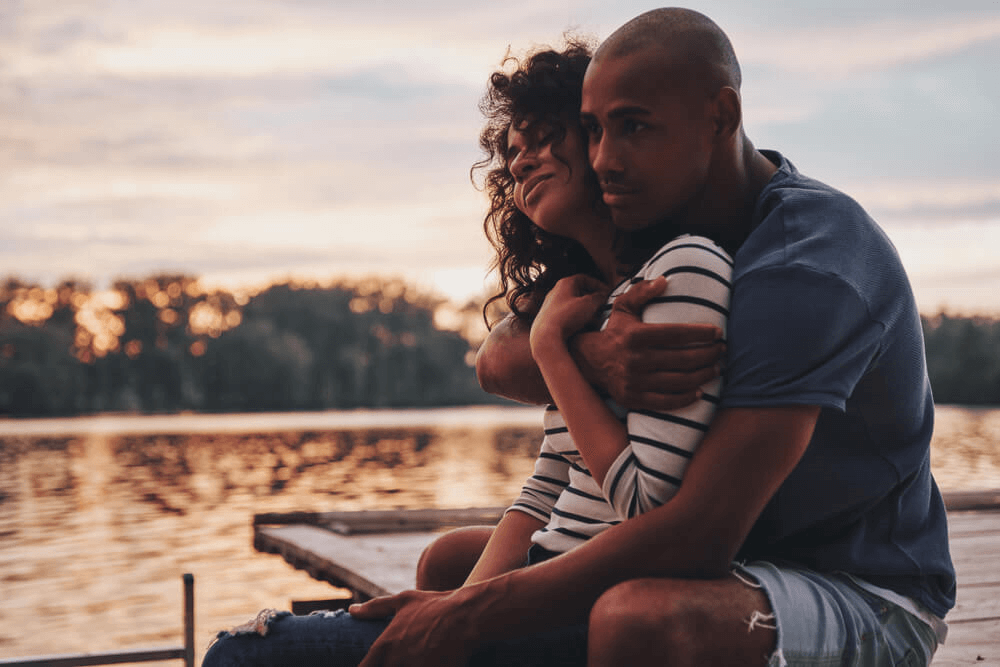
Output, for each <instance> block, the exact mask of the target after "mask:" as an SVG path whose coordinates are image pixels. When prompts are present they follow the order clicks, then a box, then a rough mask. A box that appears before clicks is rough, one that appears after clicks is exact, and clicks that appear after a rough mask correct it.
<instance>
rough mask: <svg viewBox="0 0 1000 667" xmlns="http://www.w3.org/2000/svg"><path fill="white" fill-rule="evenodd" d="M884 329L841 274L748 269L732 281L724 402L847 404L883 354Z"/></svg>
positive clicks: (836, 406) (783, 268)
mask: <svg viewBox="0 0 1000 667" xmlns="http://www.w3.org/2000/svg"><path fill="white" fill-rule="evenodd" d="M882 331H883V326H882V325H881V324H880V323H879V322H877V321H875V320H873V319H872V318H871V316H870V314H869V311H868V308H867V306H866V304H865V302H864V301H863V300H862V299H861V297H860V295H859V294H858V292H857V290H856V289H854V288H853V287H852V286H851V285H849V284H848V283H846V282H845V281H844V280H842V279H841V278H838V277H837V276H833V275H829V274H825V273H822V272H820V271H816V270H814V269H810V268H809V267H805V266H795V265H793V266H781V267H773V268H767V269H761V270H758V271H756V272H753V273H751V274H747V275H745V276H742V277H741V278H740V279H739V280H738V281H737V282H736V283H735V284H734V286H733V294H732V308H731V316H730V319H729V339H728V359H727V364H726V374H725V382H726V389H725V391H724V393H723V397H722V401H721V406H722V407H755V406H760V407H764V406H778V405H818V406H821V407H829V408H834V409H838V410H841V411H842V410H844V408H845V405H846V401H847V398H848V397H849V396H850V395H851V393H852V392H853V391H854V388H855V386H856V385H857V384H858V382H859V381H860V379H861V377H862V376H863V375H864V373H865V371H866V370H867V369H868V368H870V366H871V364H872V363H873V362H874V360H875V359H876V358H877V355H878V352H879V346H880V344H881V339H882Z"/></svg>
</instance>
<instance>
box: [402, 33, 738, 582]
mask: <svg viewBox="0 0 1000 667" xmlns="http://www.w3.org/2000/svg"><path fill="white" fill-rule="evenodd" d="M589 60H590V55H589V50H588V49H587V47H586V45H584V44H581V43H575V42H571V43H570V44H569V45H568V47H567V48H566V49H565V50H563V51H561V52H555V51H541V52H538V53H535V54H534V55H532V56H530V57H529V58H527V59H526V60H525V61H524V63H523V64H521V65H520V66H519V67H518V68H517V69H515V71H514V72H513V73H511V74H507V73H504V72H497V73H494V75H493V77H492V78H491V82H490V84H491V85H490V88H489V91H488V94H487V96H486V97H485V98H484V102H483V104H482V105H481V106H482V109H483V111H484V113H485V114H486V115H487V118H488V122H487V126H486V128H485V129H484V130H483V133H482V135H481V137H480V145H481V146H482V147H483V148H484V149H485V151H486V153H487V158H486V159H484V160H483V161H482V162H480V163H479V164H478V165H477V166H478V167H486V168H489V169H490V170H489V173H488V174H487V176H486V186H487V190H488V194H489V195H490V201H491V209H490V211H489V213H488V214H487V217H486V223H485V228H486V233H487V236H488V237H489V239H490V241H491V242H492V243H493V245H494V248H495V249H496V252H497V259H496V262H495V264H496V267H497V268H498V270H499V275H500V287H501V290H500V292H499V293H498V294H497V295H495V296H494V297H493V300H496V299H499V298H502V297H505V298H506V300H507V303H508V305H509V306H510V308H511V310H512V312H513V313H514V314H515V316H517V317H521V318H524V319H525V320H532V319H533V322H532V325H531V351H532V356H533V358H534V360H535V362H536V363H537V365H538V367H539V370H540V371H541V373H542V375H543V377H544V379H545V382H546V385H547V386H548V389H549V392H550V394H551V395H552V398H553V399H554V401H555V403H556V404H557V405H559V406H560V409H558V410H557V409H556V408H555V407H553V406H550V407H549V408H548V409H547V410H546V413H545V418H544V419H545V434H546V436H545V440H544V441H543V444H542V449H541V455H540V456H539V458H538V461H537V463H536V467H535V474H534V475H533V476H532V477H531V478H530V479H529V480H528V481H527V483H526V484H525V486H524V489H523V491H522V494H521V496H520V497H519V498H518V499H517V500H516V501H515V503H514V504H513V505H512V506H511V508H510V509H509V510H508V511H507V512H506V513H505V515H504V517H503V519H502V520H501V522H500V524H499V525H498V526H497V528H496V530H494V529H492V528H490V527H473V528H466V529H459V530H457V531H453V532H451V533H449V534H447V535H446V536H444V537H442V538H441V539H439V540H438V541H437V542H435V543H434V544H433V545H431V547H429V548H428V550H427V551H426V552H425V553H424V555H423V557H422V558H421V562H420V564H419V567H418V579H417V581H418V587H421V588H425V589H430V590H449V589H451V588H455V587H457V586H460V585H462V584H463V582H464V583H470V584H471V583H475V582H478V581H483V580H485V579H488V578H490V577H492V576H496V575H498V574H501V573H503V572H505V571H508V570H510V569H513V568H515V567H520V566H522V565H524V564H525V563H526V562H537V561H538V560H540V559H544V558H548V557H551V556H553V555H555V554H558V553H562V552H564V551H567V550H569V549H571V548H573V547H574V546H576V545H578V544H580V543H581V542H583V541H584V540H586V539H589V538H590V537H592V536H593V535H595V534H597V533H598V532H600V531H601V530H604V529H605V528H607V527H608V526H610V525H614V524H615V523H618V522H620V521H622V520H624V519H627V518H629V517H631V516H634V515H635V514H637V513H641V512H643V511H646V510H648V509H650V508H652V507H655V506H657V505H659V504H662V503H663V502H665V501H666V500H668V499H669V498H670V497H671V496H672V495H673V493H674V492H675V491H676V489H677V487H678V485H679V483H680V479H681V477H682V476H683V473H684V469H685V467H686V465H687V461H688V460H689V458H690V456H691V453H692V452H693V450H694V448H695V447H696V446H697V444H698V443H699V442H700V440H701V437H702V435H703V433H704V431H705V430H706V428H707V425H708V422H709V420H710V419H711V416H712V414H713V413H714V405H715V399H716V398H717V396H718V391H719V388H720V380H714V381H712V382H710V383H708V384H707V385H705V386H704V387H702V397H701V398H700V399H699V400H698V401H697V402H695V403H694V404H693V405H691V406H689V407H686V408H683V409H681V410H675V411H672V412H669V413H651V412H644V413H639V412H631V413H627V420H626V423H625V424H623V423H622V422H621V420H620V416H621V415H622V414H625V413H624V411H623V410H621V409H620V408H617V407H616V406H609V404H608V402H607V401H606V400H605V398H604V397H602V396H599V395H598V394H597V392H596V391H595V390H594V389H593V388H592V387H591V385H590V384H589V383H588V382H586V380H585V379H584V378H583V376H582V374H581V373H580V371H579V370H578V369H577V367H576V364H575V363H574V362H573V360H572V358H571V357H570V355H569V352H568V349H567V340H568V339H569V338H570V337H571V336H572V335H573V334H575V333H576V332H577V331H578V330H580V329H582V328H584V327H585V326H587V325H588V323H589V322H590V320H591V319H592V318H593V316H594V315H595V313H599V315H598V316H599V319H604V318H606V317H607V315H608V314H609V313H610V311H611V308H612V304H613V303H614V300H615V299H616V298H617V297H618V296H620V295H621V294H623V293H624V292H625V291H627V290H628V289H630V288H631V287H632V286H633V285H636V284H638V281H639V280H641V279H643V278H649V279H656V278H659V277H660V276H669V278H670V279H669V282H668V283H667V287H666V290H664V285H663V284H661V282H655V283H653V284H648V283H647V284H642V286H641V289H643V290H645V291H647V292H649V293H659V294H661V296H659V297H657V298H655V299H653V301H652V302H651V303H650V305H649V306H648V307H647V308H645V310H644V312H643V319H644V320H645V321H648V322H706V323H709V324H715V325H717V326H718V327H719V328H720V329H722V330H723V331H724V330H725V322H726V314H727V308H728V303H729V282H728V279H729V275H730V273H731V268H732V262H731V260H730V259H729V257H728V255H726V253H725V252H724V251H722V250H721V249H720V248H718V247H717V246H716V245H715V244H714V243H712V242H711V241H709V240H708V239H704V238H699V237H693V236H682V237H678V238H674V237H675V236H676V230H674V229H672V228H671V227H670V226H669V224H661V225H657V226H653V227H651V228H649V229H647V230H646V231H643V232H640V233H635V234H632V235H631V236H625V235H623V234H621V233H620V232H618V231H617V230H616V229H615V228H614V226H613V225H612V224H611V221H610V216H609V214H608V212H607V210H606V209H605V207H604V205H603V203H602V202H601V200H600V189H599V188H598V185H597V183H596V181H595V180H594V177H593V173H592V172H591V170H590V169H589V167H588V164H587V155H586V151H587V146H586V137H585V136H584V132H583V129H582V128H581V126H580V125H579V122H578V119H577V116H578V111H579V104H580V88H581V85H582V81H583V74H584V72H585V70H586V66H587V63H589ZM661 239H672V240H671V241H669V242H668V243H666V244H663V245H662V247H661ZM637 267H639V268H638V270H637ZM622 274H624V275H631V279H629V280H625V281H622V280H620V278H621V275H622ZM616 283H617V287H616V288H615V289H614V290H613V291H611V294H610V297H608V291H609V288H608V287H607V286H608V285H614V284H616ZM605 297H608V298H607V302H605ZM532 315H534V317H532ZM484 545H485V546H484ZM529 550H530V551H529ZM526 553H529V559H528V561H526V560H525V554H526ZM480 554H482V557H481V558H480V557H479V556H480ZM470 568H472V571H471V574H470V575H469V576H468V578H466V573H468V572H469V570H470Z"/></svg>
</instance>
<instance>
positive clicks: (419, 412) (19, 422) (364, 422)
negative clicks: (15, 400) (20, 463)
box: [0, 405, 543, 437]
mask: <svg viewBox="0 0 1000 667" xmlns="http://www.w3.org/2000/svg"><path fill="white" fill-rule="evenodd" d="M542 411H543V408H541V407H537V406H526V405H510V406H503V405H472V406H461V407H443V408H386V409H357V410H324V411H317V412H249V413H241V412H233V413H211V414H209V413H194V412H182V413H173V414H122V413H102V414H96V415H81V416H75V417H44V418H23V419H22V418H0V437H4V436H46V435H49V436H60V435H74V434H99V435H126V434H135V433H164V434H170V433H211V432H225V433H233V432H268V431H285V430H303V429H318V430H324V429H345V428H379V427H384V428H393V427H414V426H437V427H462V426H493V425H497V424H504V425H507V424H509V425H512V426H517V425H523V426H538V427H541V423H542Z"/></svg>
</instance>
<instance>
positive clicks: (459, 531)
mask: <svg viewBox="0 0 1000 667" xmlns="http://www.w3.org/2000/svg"><path fill="white" fill-rule="evenodd" d="M492 534H493V527H492V526H466V527H464V528H456V529H455V530H452V531H449V532H447V533H445V534H444V535H442V536H441V537H439V538H437V539H436V540H434V541H433V542H431V543H430V545H428V547H427V548H426V549H424V552H423V553H422V554H420V560H419V561H418V562H417V590H421V591H451V590H454V589H456V588H459V587H461V585H462V584H464V583H465V580H466V579H467V578H468V576H469V573H470V572H472V568H473V567H475V565H476V562H477V561H478V560H479V556H480V555H481V554H482V553H483V549H484V548H485V547H486V543H487V542H488V541H489V539H490V536H491V535H492Z"/></svg>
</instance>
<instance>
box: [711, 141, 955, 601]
mask: <svg viewBox="0 0 1000 667" xmlns="http://www.w3.org/2000/svg"><path fill="white" fill-rule="evenodd" d="M764 153H765V155H767V157H768V158H769V159H770V160H771V161H772V162H774V163H775V164H777V165H778V166H779V169H778V172H777V173H776V174H775V175H774V177H773V178H772V179H771V181H770V183H769V184H768V185H767V186H766V187H765V188H764V190H763V191H762V192H761V194H760V197H759V198H758V201H757V205H756V210H755V212H754V229H753V231H752V232H751V234H750V236H749V238H748V239H747V240H746V241H745V242H744V244H743V245H742V247H741V248H740V249H739V251H738V252H737V253H736V255H735V257H734V261H735V267H734V270H733V292H732V307H731V311H730V313H731V314H730V318H729V333H728V341H727V344H728V349H729V359H728V363H727V373H726V386H725V389H724V391H723V396H722V400H721V406H722V407H724V408H726V407H763V406H780V405H817V406H819V407H820V408H821V410H820V415H819V420H818V422H817V424H816V430H815V432H814V434H813V437H812V440H811V441H810V443H809V447H808V448H807V449H806V452H805V454H804V456H803V457H802V460H801V461H800V462H799V464H798V466H796V468H795V469H794V470H793V471H792V473H791V475H790V476H789V477H788V479H787V480H785V482H784V483H783V484H782V486H781V488H780V489H779V490H778V492H777V494H776V495H775V496H774V497H773V498H772V499H771V501H770V502H769V503H768V505H767V507H766V508H765V509H764V512H763V513H762V514H761V516H760V518H759V519H758V521H757V523H756V524H755V525H754V527H753V529H752V530H751V532H750V535H749V536H748V538H747V540H746V542H745V543H744V545H743V547H742V549H741V551H740V554H739V556H738V557H739V558H740V559H741V560H758V559H759V560H769V561H778V562H791V563H796V564H800V565H803V566H805V567H809V568H812V569H815V570H819V571H825V572H832V571H844V572H848V573H850V574H853V575H855V576H858V577H861V578H862V579H865V580H867V581H870V582H871V583H873V584H875V585H877V586H882V587H885V588H888V589H891V590H894V591H896V592H897V593H900V594H902V595H905V596H908V597H911V598H913V599H915V600H917V601H918V602H920V603H921V604H923V605H924V606H925V607H927V608H928V609H929V610H930V611H931V612H932V613H934V614H936V615H938V616H941V617H943V616H944V615H945V613H946V612H947V611H948V609H950V608H951V607H952V606H954V602H955V572H954V568H953V566H952V562H951V556H950V554H949V550H948V533H947V523H946V517H945V510H944V504H943V502H942V500H941V494H940V492H939V491H938V488H937V485H936V484H935V482H934V479H933V477H932V476H931V470H930V439H931V431H932V429H933V424H934V403H933V399H932V396H931V389H930V384H929V382H928V379H927V369H926V362H925V359H924V345H923V335H922V332H921V327H920V316H919V314H918V312H917V307H916V304H915V302H914V299H913V294H912V291H911V289H910V284H909V281H908V279H907V277H906V273H905V272H904V270H903V266H902V264H901V262H900V260H899V256H898V255H897V253H896V250H895V248H894V247H893V246H892V243H891V242H890V241H889V239H888V238H887V237H886V235H885V233H884V232H883V231H882V230H881V229H880V228H879V227H878V225H877V224H875V222H874V221H873V220H872V219H871V218H870V217H869V216H868V214H867V213H865V211H864V210H863V209H862V208H861V206H860V205H859V204H858V203H857V202H855V201H854V200H853V199H851V198H850V197H848V196H847V195H845V194H843V193H841V192H838V191H837V190H834V189H833V188H831V187H829V186H827V185H824V184H822V183H819V182H817V181H814V180H812V179H809V178H806V177H804V176H802V175H801V174H799V172H798V171H797V170H796V169H795V167H793V166H792V165H791V163H789V162H788V161H787V160H786V159H785V158H784V157H783V156H781V155H780V154H778V153H775V152H772V151H764Z"/></svg>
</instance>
